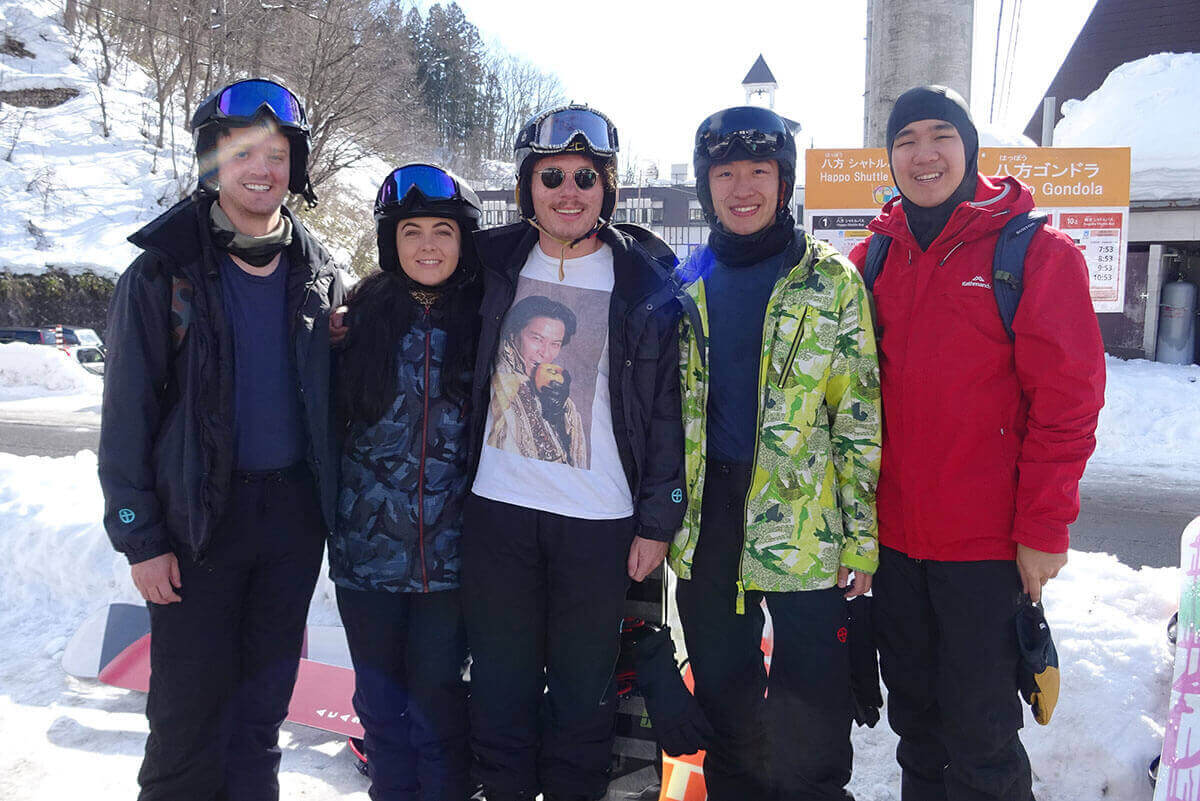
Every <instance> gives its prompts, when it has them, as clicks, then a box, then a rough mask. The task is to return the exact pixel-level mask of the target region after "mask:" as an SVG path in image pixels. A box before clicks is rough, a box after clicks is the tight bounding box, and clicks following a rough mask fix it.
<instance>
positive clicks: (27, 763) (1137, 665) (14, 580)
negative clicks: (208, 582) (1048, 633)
mask: <svg viewBox="0 0 1200 801" xmlns="http://www.w3.org/2000/svg"><path fill="white" fill-rule="evenodd" d="M102 514H103V510H102V502H101V497H100V490H99V486H98V482H97V478H96V458H95V456H94V455H93V454H91V453H90V452H87V451H84V452H81V453H79V454H77V455H76V456H73V457H66V458H61V459H51V458H45V457H36V456H30V457H16V456H12V455H10V454H0V531H2V532H4V534H3V536H0V639H3V641H4V643H5V648H4V649H2V650H0V776H4V777H11V783H10V784H6V783H5V782H6V781H7V779H0V789H7V790H8V792H6V793H5V797H6V798H12V799H33V798H62V797H68V795H70V796H71V797H79V796H80V795H83V794H86V795H87V797H90V798H95V799H98V801H104V799H116V798H122V797H127V796H128V795H129V794H130V793H131V791H132V790H131V788H132V787H133V781H134V775H135V774H136V770H137V763H138V758H139V756H140V748H141V744H142V739H143V738H144V732H145V723H144V720H142V719H141V717H140V711H141V704H142V703H143V701H142V699H141V697H140V696H138V695H136V694H133V693H125V692H123V691H119V690H113V689H111V688H107V687H103V686H101V685H96V684H94V683H90V682H81V681H77V680H74V679H68V678H67V677H65V676H64V675H63V674H62V672H61V668H60V667H59V665H58V659H59V657H60V656H61V653H62V650H63V648H64V647H65V644H66V641H67V639H68V638H69V637H70V635H71V634H72V633H73V631H74V630H75V628H76V627H77V626H78V625H79V623H80V622H81V621H82V620H83V619H84V618H85V617H86V616H87V615H88V614H89V613H91V612H93V611H95V610H97V609H100V608H103V607H104V606H105V605H107V604H109V603H111V602H115V601H125V602H130V603H136V602H137V601H138V597H137V594H136V592H135V591H134V589H133V586H132V584H131V583H130V581H129V569H128V566H127V564H126V563H125V560H124V558H122V557H121V556H119V555H117V554H115V553H114V552H113V551H112V549H111V548H110V547H109V544H108V540H107V538H106V536H105V534H104V531H103V528H102V526H101V524H100V519H101V516H102ZM325 576H326V572H325V571H322V578H321V582H320V585H319V587H318V593H317V596H316V597H315V598H314V601H313V606H312V609H311V612H310V618H309V619H310V621H311V622H314V623H330V622H336V620H337V615H336V608H335V606H334V603H333V599H332V584H331V583H330V582H329V580H328V578H326V577H325ZM1177 576H1178V571H1177V570H1176V569H1174V568H1160V569H1152V568H1143V569H1141V570H1133V569H1131V568H1129V567H1126V566H1124V565H1122V564H1121V563H1119V562H1118V561H1117V560H1116V559H1115V558H1113V557H1111V556H1108V555H1106V554H1091V553H1082V552H1075V551H1073V552H1071V555H1070V562H1069V564H1068V566H1067V567H1066V569H1064V571H1063V572H1062V574H1061V575H1060V577H1059V578H1058V579H1056V580H1055V581H1054V582H1052V583H1051V584H1050V585H1049V587H1048V588H1047V595H1046V605H1047V615H1048V617H1049V621H1050V625H1051V627H1052V629H1053V631H1054V636H1055V642H1056V643H1057V646H1058V652H1059V657H1060V660H1061V663H1062V674H1063V689H1062V697H1061V699H1060V701H1059V704H1058V707H1057V710H1056V712H1055V714H1054V720H1053V721H1052V722H1051V724H1050V725H1049V726H1048V727H1041V726H1037V725H1035V724H1034V723H1033V722H1032V719H1029V718H1028V716H1027V724H1026V728H1025V731H1024V734H1023V736H1024V740H1025V743H1026V745H1027V747H1028V750H1029V752H1030V758H1031V761H1032V763H1033V769H1034V773H1035V775H1036V780H1035V784H1034V791H1035V793H1036V794H1037V796H1038V797H1039V798H1043V799H1051V800H1052V801H1093V800H1094V799H1096V798H1100V797H1106V798H1113V799H1130V800H1131V801H1132V799H1145V798H1148V797H1149V793H1148V786H1147V784H1146V779H1145V770H1146V765H1147V764H1148V763H1149V761H1150V759H1151V758H1152V757H1153V756H1154V755H1155V754H1156V753H1157V751H1158V750H1159V748H1160V745H1161V738H1162V721H1163V720H1164V719H1165V715H1166V706H1167V698H1168V695H1169V684H1170V680H1171V664H1172V654H1171V652H1170V650H1169V648H1168V647H1167V643H1166V636H1165V624H1166V621H1167V619H1168V617H1169V616H1170V614H1171V612H1172V611H1173V610H1174V609H1175V605H1176V592H1177V590H1176V582H1177ZM298 743H299V744H300V745H298ZM6 744H8V745H6ZM64 746H65V747H64ZM854 746H855V776H854V781H853V782H852V783H851V790H852V791H853V792H854V793H855V796H856V797H857V798H859V799H860V801H896V799H898V798H899V771H898V769H897V767H896V763H895V759H894V752H895V746H896V738H895V736H894V735H893V734H892V733H891V731H890V730H889V729H888V728H887V726H886V723H884V722H881V723H880V724H879V725H877V726H876V727H875V728H874V729H856V730H855V732H854ZM340 750H341V745H340V740H339V738H337V737H335V736H333V735H326V734H323V733H320V732H311V731H308V730H304V729H303V728H302V727H287V731H286V732H285V755H284V767H283V775H282V780H283V783H284V788H285V793H284V795H285V796H287V797H299V796H298V795H296V793H297V792H299V790H300V788H303V789H304V792H303V793H301V794H302V795H303V797H305V798H312V799H333V798H339V797H344V795H345V794H346V793H350V792H361V791H362V790H363V789H364V788H365V783H363V782H362V781H361V780H358V779H357V778H356V777H355V776H354V774H353V768H351V767H350V765H349V761H348V760H346V759H344V758H343V757H344V755H341V754H340V753H339V752H340ZM98 756H106V757H109V758H105V759H96V758H95V757H98ZM43 773H44V774H45V775H46V776H48V777H51V780H52V781H54V782H56V784H55V785H54V793H50V792H49V790H48V789H47V788H43V787H42V786H41V785H40V784H39V782H37V781H32V782H31V781H18V778H19V777H24V778H26V779H28V778H30V777H38V776H41V775H42V774H43ZM72 776H74V777H78V778H76V779H75V780H74V782H72V781H69V780H67V779H66V778H65V777H72ZM84 776H86V781H87V782H88V784H87V789H86V792H84V788H83V784H82V782H83V781H84V778H82V777H84ZM64 783H65V786H64ZM76 783H77V784H76ZM289 788H290V790H291V792H288V790H289ZM42 790H46V792H42ZM68 791H71V792H70V793H68ZM356 797H358V798H362V797H363V796H358V795H356Z"/></svg>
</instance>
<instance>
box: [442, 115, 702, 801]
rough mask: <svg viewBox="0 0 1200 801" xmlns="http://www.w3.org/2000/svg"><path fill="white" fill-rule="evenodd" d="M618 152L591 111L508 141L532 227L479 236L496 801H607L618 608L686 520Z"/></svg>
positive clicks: (473, 573)
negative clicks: (624, 210) (621, 207)
mask: <svg viewBox="0 0 1200 801" xmlns="http://www.w3.org/2000/svg"><path fill="white" fill-rule="evenodd" d="M616 150H617V139H616V130H615V129H614V128H613V127H612V124H611V123H610V122H609V121H608V119H607V118H606V117H604V115H602V114H599V113H598V112H596V111H594V110H592V109H589V108H587V107H586V106H574V105H573V106H566V107H562V108H558V109H553V110H551V111H549V112H546V113H543V114H540V115H538V116H537V117H534V119H533V120H531V121H530V122H529V123H528V124H527V125H526V126H525V128H524V129H522V131H521V133H520V134H519V135H518V137H517V143H516V165H517V175H518V186H517V195H518V202H519V205H520V207H521V214H522V217H523V218H524V220H523V221H522V222H519V223H516V224H513V225H509V226H505V227H503V228H497V229H492V230H489V231H484V232H482V233H481V234H480V235H479V236H478V238H477V243H478V250H479V253H480V257H481V260H482V262H483V276H484V300H483V306H482V310H481V314H482V318H483V319H482V330H481V334H480V344H479V356H478V361H477V363H476V369H475V386H474V392H473V403H474V407H473V417H472V438H471V439H472V453H473V459H474V460H475V464H476V465H477V473H476V478H475V483H474V486H473V487H472V492H473V494H472V495H471V497H470V498H469V499H468V501H467V505H466V509H465V511H464V525H463V529H464V533H463V603H464V610H465V613H466V619H467V634H468V638H469V642H470V647H471V652H472V656H473V660H474V661H473V664H472V668H471V701H472V717H471V735H472V743H473V746H474V750H475V756H476V768H477V777H478V779H479V780H480V781H481V782H482V783H483V785H484V787H485V794H486V796H487V799H488V801H510V800H515V799H525V800H528V801H532V799H533V798H534V797H535V796H536V795H537V794H538V793H539V792H541V793H544V796H543V797H544V798H545V799H546V801H564V800H565V799H571V800H572V801H574V800H576V799H597V798H601V797H602V796H603V795H604V794H605V792H606V788H607V785H608V769H609V756H610V751H611V748H612V738H613V726H614V716H615V714H616V694H615V684H614V682H613V667H614V665H615V663H616V659H617V653H618V650H619V630H620V623H621V617H622V605H623V601H624V598H625V593H626V590H627V588H628V586H629V580H630V579H631V578H632V579H633V580H636V581H641V580H642V579H643V578H645V577H646V576H647V575H648V574H649V573H650V572H651V571H652V570H654V568H656V567H657V566H658V565H659V564H660V563H661V562H662V559H663V557H664V555H665V554H666V550H667V541H668V540H669V539H670V538H671V536H672V535H673V534H674V532H675V530H676V529H677V528H678V527H679V524H680V522H681V520H682V518H683V510H684V492H683V481H682V479H683V426H682V422H681V411H680V392H679V343H678V330H677V321H678V316H679V306H678V302H677V301H676V300H675V299H674V292H673V289H672V286H671V284H670V282H669V276H668V273H667V271H666V269H664V267H663V265H660V264H658V263H657V262H655V260H654V259H653V258H651V257H650V255H649V253H647V251H646V250H645V249H644V248H643V247H642V246H641V245H640V244H638V243H637V242H635V241H634V240H633V239H632V238H631V237H629V236H628V235H626V234H625V233H623V232H621V231H617V230H615V229H613V228H612V227H610V226H609V225H608V220H609V219H610V218H611V216H612V211H613V208H614V206H615V205H616V164H615V157H616ZM518 322H519V324H518Z"/></svg>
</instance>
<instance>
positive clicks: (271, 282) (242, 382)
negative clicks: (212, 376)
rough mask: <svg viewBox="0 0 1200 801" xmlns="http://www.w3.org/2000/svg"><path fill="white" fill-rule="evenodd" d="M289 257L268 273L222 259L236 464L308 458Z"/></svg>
mask: <svg viewBox="0 0 1200 801" xmlns="http://www.w3.org/2000/svg"><path fill="white" fill-rule="evenodd" d="M287 275H288V259H287V253H286V251H285V252H284V253H282V254H280V257H279V264H278V266H276V268H275V271H274V272H273V273H271V274H270V275H268V276H263V277H260V276H257V275H250V274H249V273H247V272H246V271H245V270H243V269H242V268H240V267H238V266H237V265H236V264H234V263H233V259H231V258H230V257H229V256H225V257H224V258H223V259H221V299H222V301H223V305H224V307H225V318H226V321H227V323H228V326H229V330H230V332H232V335H233V452H234V457H233V467H234V469H235V470H278V469H280V468H283V467H287V466H288V465H292V464H295V463H296V462H299V461H300V460H301V459H303V458H304V450H305V446H306V445H307V435H306V433H305V429H304V413H303V407H302V406H301V403H300V390H299V387H300V382H299V379H298V377H297V375H296V365H295V360H294V359H293V358H292V352H291V337H290V336H289V330H290V326H289V320H288V310H287Z"/></svg>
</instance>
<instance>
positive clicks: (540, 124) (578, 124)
mask: <svg viewBox="0 0 1200 801" xmlns="http://www.w3.org/2000/svg"><path fill="white" fill-rule="evenodd" d="M578 137H583V139H584V140H585V141H586V142H587V146H588V149H589V150H591V151H592V152H593V153H595V154H597V155H601V156H611V155H612V154H614V153H616V152H617V150H618V144H617V129H616V127H614V126H613V124H612V122H610V121H609V119H608V117H605V116H604V115H603V114H601V113H600V112H598V111H593V110H592V109H590V108H579V107H568V108H565V109H558V110H555V111H551V112H549V113H548V114H546V115H545V116H544V117H542V118H541V119H539V120H538V121H537V122H536V123H534V124H533V125H529V126H526V127H525V129H524V130H522V131H521V133H520V134H519V135H518V136H517V141H516V145H515V149H520V148H523V147H528V148H532V149H533V150H534V151H536V152H538V153H559V152H562V151H565V150H567V149H568V148H569V147H570V145H571V143H572V142H574V141H575V140H576V139H577V138H578Z"/></svg>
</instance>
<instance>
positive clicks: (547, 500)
mask: <svg viewBox="0 0 1200 801" xmlns="http://www.w3.org/2000/svg"><path fill="white" fill-rule="evenodd" d="M558 264H559V260H558V258H557V257H550V256H548V255H546V254H545V253H544V252H542V249H541V247H540V246H534V248H533V251H532V252H531V253H530V254H529V258H528V259H526V260H525V266H524V267H522V268H521V275H520V278H519V279H518V280H517V294H516V296H515V297H514V299H513V304H512V306H511V307H510V308H509V310H508V313H507V314H506V315H505V317H504V322H503V325H502V326H501V328H500V341H499V346H498V348H497V350H496V361H495V367H494V369H493V371H492V389H491V400H490V403H489V404H488V412H487V423H486V425H485V428H484V432H485V433H484V440H483V453H482V454H481V456H480V459H479V471H478V472H477V473H476V475H475V484H474V486H473V487H472V490H473V491H474V493H475V494H476V495H480V496H482V497H484V498H490V499H492V500H494V501H502V502H504V503H511V504H513V505H515V506H523V507H526V508H529V509H539V510H541V511H543V512H553V513H555V514H560V515H565V516H567V517H578V518H582V519H585V520H613V519H618V518H622V517H629V516H630V515H632V514H633V497H632V495H631V493H630V491H629V482H628V480H626V478H625V471H624V470H623V469H622V468H621V459H620V456H619V455H618V453H617V440H616V437H615V436H614V435H613V426H612V409H611V407H610V406H609V393H608V305H609V298H610V296H611V295H612V288H613V255H612V248H610V247H609V246H608V245H601V246H600V249H599V250H597V251H596V252H595V253H592V254H589V255H587V256H581V257H579V258H576V259H568V260H567V261H566V262H565V263H564V265H565V266H564V269H565V272H566V277H565V278H564V279H563V280H561V281H560V280H559V278H558V275H559V268H558Z"/></svg>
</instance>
